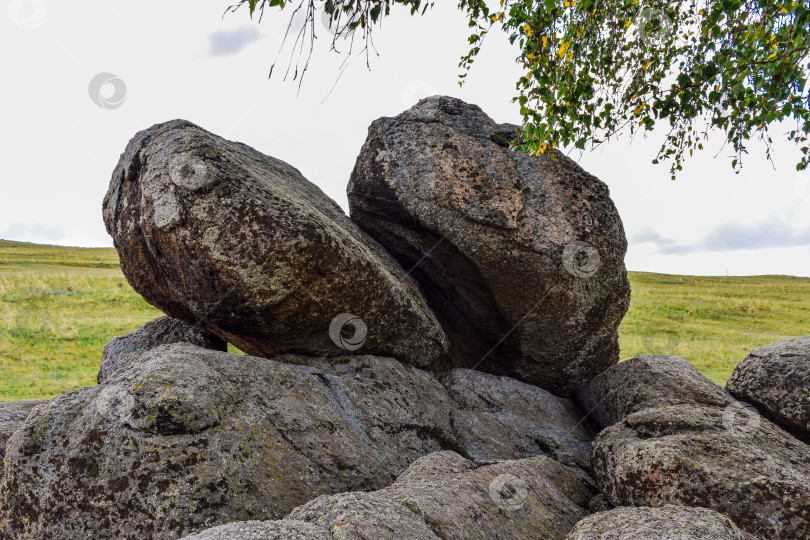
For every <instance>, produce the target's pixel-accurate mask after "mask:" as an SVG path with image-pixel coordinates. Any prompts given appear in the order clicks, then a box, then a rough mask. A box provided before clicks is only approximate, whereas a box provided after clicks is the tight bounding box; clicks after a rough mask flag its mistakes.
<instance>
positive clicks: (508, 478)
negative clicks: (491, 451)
mask: <svg viewBox="0 0 810 540" xmlns="http://www.w3.org/2000/svg"><path fill="white" fill-rule="evenodd" d="M589 497H590V490H589V489H588V488H587V487H586V486H584V485H583V484H582V483H581V482H580V480H579V479H578V478H577V477H576V476H575V475H573V474H572V473H571V471H570V470H569V469H568V468H566V467H563V466H561V465H560V464H559V463H557V462H556V461H553V460H550V459H548V458H545V457H535V458H529V459H524V460H519V461H502V462H498V463H495V464H489V465H482V464H478V463H474V462H471V461H468V460H466V459H464V458H463V457H461V456H459V455H458V454H455V453H454V452H439V453H435V454H431V455H429V456H426V457H424V458H421V459H420V460H418V461H417V462H416V463H414V464H413V465H412V466H411V467H410V468H409V469H408V471H406V472H405V473H404V474H403V475H402V476H400V478H399V479H398V480H397V481H396V483H394V484H393V485H392V486H390V487H388V488H385V489H382V490H379V491H376V492H371V493H341V494H338V495H332V496H324V497H319V498H317V499H315V500H314V501H311V502H309V503H308V504H306V505H304V506H302V507H300V508H297V509H295V510H294V511H293V512H292V513H291V514H290V515H289V516H287V518H286V519H285V520H283V521H277V522H265V523H250V524H242V523H235V524H231V525H226V526H223V527H220V528H218V529H214V530H211V531H205V532H203V533H200V534H198V535H195V536H192V537H189V540H191V539H193V540H219V539H221V540H242V539H243V538H257V539H258V538H276V537H277V536H274V534H277V531H278V530H280V528H282V527H283V528H286V529H287V530H295V531H296V532H297V531H299V530H300V531H305V534H304V535H302V536H301V538H306V539H309V538H312V539H320V538H334V539H346V540H349V539H355V540H360V539H364V538H396V539H398V540H430V539H436V540H438V539H440V538H441V539H444V540H491V539H503V540H507V539H510V540H511V539H515V538H542V539H544V540H556V539H560V540H562V539H563V538H565V536H566V534H567V533H568V532H569V531H570V530H571V528H572V527H573V526H574V524H575V523H576V522H577V521H578V520H580V519H582V518H583V517H585V516H586V515H587V511H586V510H585V508H584V507H585V506H586V505H587V501H588V498H589ZM305 525H309V526H314V527H317V531H318V532H317V533H311V532H310V530H307V529H304V526H305ZM263 531H266V532H265V533H264V534H265V535H266V536H261V534H262V532H263ZM245 532H248V533H250V534H253V535H255V536H243V534H245ZM319 534H321V535H323V536H318V535H319Z"/></svg>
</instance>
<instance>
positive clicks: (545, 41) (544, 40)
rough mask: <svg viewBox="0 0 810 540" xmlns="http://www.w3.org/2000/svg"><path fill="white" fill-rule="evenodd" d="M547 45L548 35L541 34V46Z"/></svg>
mask: <svg viewBox="0 0 810 540" xmlns="http://www.w3.org/2000/svg"><path fill="white" fill-rule="evenodd" d="M546 45H548V36H543V47H545V46H546Z"/></svg>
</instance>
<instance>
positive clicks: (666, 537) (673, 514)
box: [566, 505, 755, 540]
mask: <svg viewBox="0 0 810 540" xmlns="http://www.w3.org/2000/svg"><path fill="white" fill-rule="evenodd" d="M707 539H711V540H755V538H754V537H753V536H751V535H750V534H747V533H745V532H743V531H741V530H740V529H739V528H737V526H736V525H734V523H733V522H732V521H731V520H730V519H728V518H727V517H726V516H724V515H722V514H718V513H717V512H715V511H713V510H708V509H706V508H689V507H686V506H674V505H666V506H662V507H660V508H650V507H635V508H634V507H622V508H615V509H613V510H608V511H606V512H600V513H598V514H594V515H592V516H588V517H586V518H585V519H583V520H582V521H580V522H579V523H577V526H576V527H574V530H573V531H571V534H569V535H568V537H567V539H566V540H707Z"/></svg>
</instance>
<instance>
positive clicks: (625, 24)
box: [624, 21, 633, 28]
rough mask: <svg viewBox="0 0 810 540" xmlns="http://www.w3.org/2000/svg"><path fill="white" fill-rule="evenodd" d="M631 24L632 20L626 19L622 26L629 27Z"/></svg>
mask: <svg viewBox="0 0 810 540" xmlns="http://www.w3.org/2000/svg"><path fill="white" fill-rule="evenodd" d="M631 24H633V21H627V22H626V23H624V27H625V28H630V25H631Z"/></svg>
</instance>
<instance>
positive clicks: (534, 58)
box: [526, 53, 537, 60]
mask: <svg viewBox="0 0 810 540" xmlns="http://www.w3.org/2000/svg"><path fill="white" fill-rule="evenodd" d="M526 58H528V59H529V60H537V55H536V54H533V53H531V54H529V55H527V56H526Z"/></svg>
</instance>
